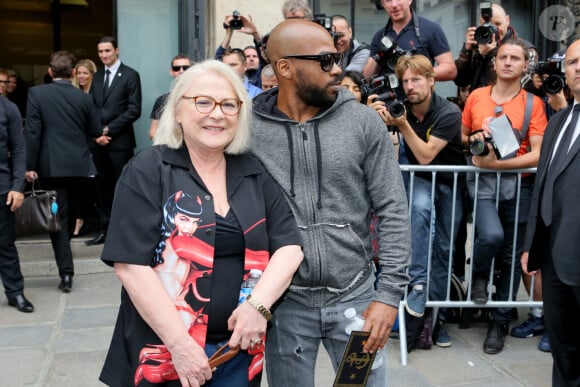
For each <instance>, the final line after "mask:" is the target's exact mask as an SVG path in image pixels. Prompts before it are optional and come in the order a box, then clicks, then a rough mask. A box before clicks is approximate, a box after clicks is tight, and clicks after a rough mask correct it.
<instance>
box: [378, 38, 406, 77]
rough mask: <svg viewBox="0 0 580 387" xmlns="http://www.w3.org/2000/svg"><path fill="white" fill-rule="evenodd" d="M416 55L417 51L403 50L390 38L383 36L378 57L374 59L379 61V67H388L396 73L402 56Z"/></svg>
mask: <svg viewBox="0 0 580 387" xmlns="http://www.w3.org/2000/svg"><path fill="white" fill-rule="evenodd" d="M414 54H415V50H403V49H402V48H401V47H399V46H397V43H395V42H393V41H392V40H391V39H390V38H389V37H388V36H383V38H382V39H381V43H380V45H379V48H378V50H377V55H375V56H374V59H375V60H376V61H377V63H378V64H379V66H381V67H386V68H388V69H389V70H390V71H391V72H394V71H395V66H396V65H397V61H398V60H399V58H400V57H401V56H403V55H407V56H412V55H414Z"/></svg>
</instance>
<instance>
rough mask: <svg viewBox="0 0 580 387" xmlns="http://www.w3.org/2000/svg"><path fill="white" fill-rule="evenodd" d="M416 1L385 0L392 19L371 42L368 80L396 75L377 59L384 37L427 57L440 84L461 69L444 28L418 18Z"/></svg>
mask: <svg viewBox="0 0 580 387" xmlns="http://www.w3.org/2000/svg"><path fill="white" fill-rule="evenodd" d="M412 2H413V0H382V1H381V4H382V6H383V8H384V9H385V12H386V13H387V16H388V20H387V24H386V25H385V27H384V28H381V29H380V30H378V31H377V32H376V33H375V34H374V36H373V39H372V41H371V52H370V57H369V59H368V60H367V63H366V65H365V67H364V69H363V75H364V77H365V78H370V77H372V76H373V75H383V74H386V73H392V71H391V70H390V69H388V68H387V66H385V65H383V64H382V63H380V62H381V61H380V60H379V59H378V58H377V54H378V51H379V49H380V47H381V44H382V42H381V40H382V39H383V37H388V38H389V39H390V40H391V41H392V42H394V43H396V44H397V46H399V47H400V48H401V49H402V50H404V51H410V50H415V52H416V53H417V54H422V55H425V56H426V57H427V58H429V60H430V61H431V63H432V64H437V66H436V67H435V80H436V81H450V80H452V79H454V78H455V75H456V73H457V70H456V68H455V64H454V63H453V56H452V54H451V49H450V48H449V43H448V42H447V37H446V36H445V33H444V32H443V29H441V26H440V25H439V24H437V23H435V22H434V21H432V20H429V19H427V18H424V17H422V16H419V15H417V14H416V13H415V12H414V11H413V10H411V3H412Z"/></svg>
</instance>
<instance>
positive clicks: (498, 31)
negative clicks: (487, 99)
mask: <svg viewBox="0 0 580 387" xmlns="http://www.w3.org/2000/svg"><path fill="white" fill-rule="evenodd" d="M481 16H482V17H481V19H480V24H481V25H480V26H479V27H475V26H472V27H469V28H467V32H466V33H465V43H464V44H463V48H462V49H461V52H460V53H459V56H458V57H457V59H456V60H455V66H456V67H457V77H456V78H455V84H456V85H457V86H459V87H465V86H471V90H475V89H477V88H478V87H482V86H487V85H490V84H492V83H493V82H494V81H495V71H494V69H493V63H492V60H493V58H494V57H495V54H496V51H497V47H498V46H499V45H501V44H502V43H503V42H506V41H507V40H508V39H514V38H516V37H517V34H516V31H515V29H514V28H513V27H512V26H511V25H510V17H509V15H508V14H506V12H505V10H504V9H503V8H502V6H501V5H499V4H491V5H490V3H489V2H486V3H484V2H482V3H481ZM476 31H478V32H479V33H477V34H476ZM476 35H477V36H476ZM476 38H479V39H476ZM478 40H479V42H478ZM498 42H499V43H498ZM524 43H525V46H526V48H527V49H528V50H530V49H534V50H535V48H534V46H533V45H532V43H530V42H528V41H525V40H524Z"/></svg>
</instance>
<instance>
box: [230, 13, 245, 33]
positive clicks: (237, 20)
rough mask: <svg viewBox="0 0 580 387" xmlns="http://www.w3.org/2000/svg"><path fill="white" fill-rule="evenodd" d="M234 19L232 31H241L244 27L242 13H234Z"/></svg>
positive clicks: (231, 22)
mask: <svg viewBox="0 0 580 387" xmlns="http://www.w3.org/2000/svg"><path fill="white" fill-rule="evenodd" d="M232 17H233V19H232V20H231V21H230V24H229V27H230V28H231V29H232V30H241V29H242V27H243V26H244V22H243V21H242V19H241V18H240V13H239V12H238V11H234V12H232Z"/></svg>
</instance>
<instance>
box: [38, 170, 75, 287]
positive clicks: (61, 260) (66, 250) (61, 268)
mask: <svg viewBox="0 0 580 387" xmlns="http://www.w3.org/2000/svg"><path fill="white" fill-rule="evenodd" d="M40 186H41V187H42V189H46V190H55V191H56V202H57V204H58V218H59V220H60V224H61V228H60V231H58V232H53V233H49V236H50V242H51V243H52V249H53V251H54V259H55V261H56V265H57V266H58V274H59V275H60V276H61V277H62V276H63V275H65V274H70V275H74V263H73V256H72V250H71V247H70V235H69V229H70V226H69V224H68V223H69V219H70V217H69V205H68V198H69V197H70V196H72V195H71V193H72V192H74V191H75V189H76V187H77V186H78V178H76V177H51V178H41V179H40ZM70 220H71V221H74V219H70Z"/></svg>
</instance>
